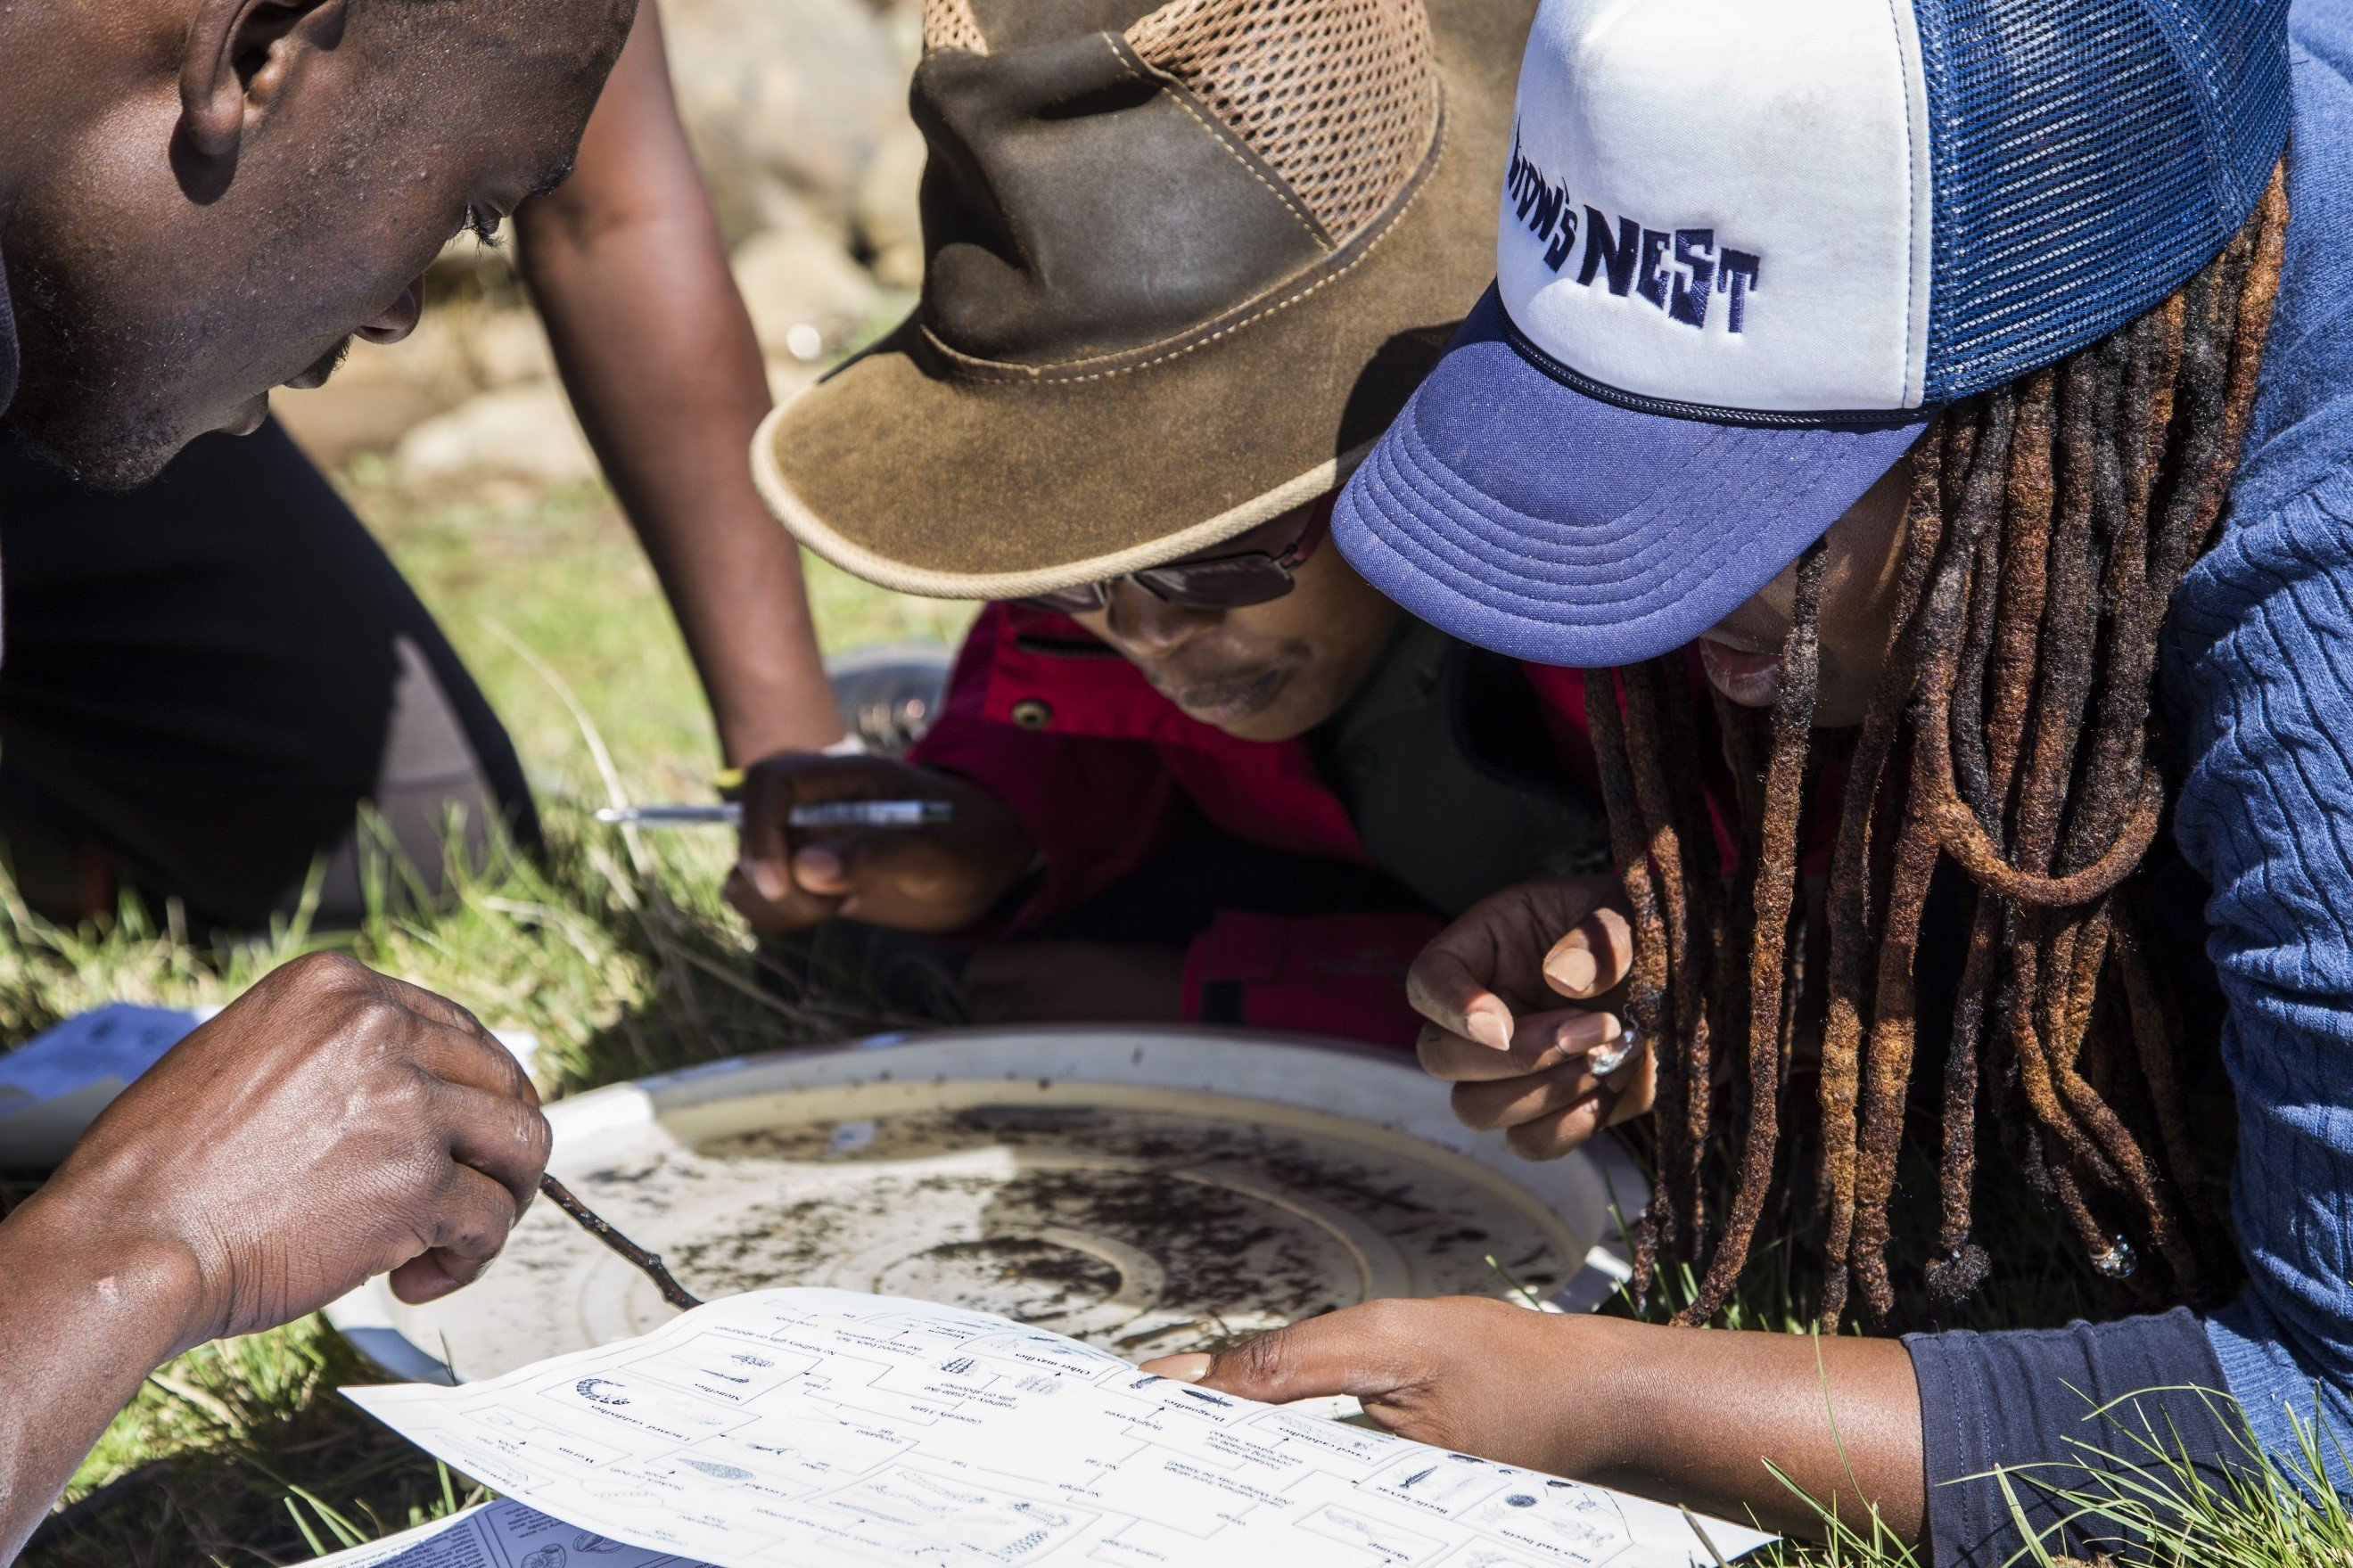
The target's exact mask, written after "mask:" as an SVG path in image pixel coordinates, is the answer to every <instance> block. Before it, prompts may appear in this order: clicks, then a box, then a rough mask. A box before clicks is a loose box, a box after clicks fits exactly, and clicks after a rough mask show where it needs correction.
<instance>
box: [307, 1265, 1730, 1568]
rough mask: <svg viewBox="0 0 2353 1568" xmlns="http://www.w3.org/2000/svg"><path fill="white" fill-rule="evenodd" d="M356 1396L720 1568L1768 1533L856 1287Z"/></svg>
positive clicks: (704, 1313) (1519, 1552)
mask: <svg viewBox="0 0 2353 1568" xmlns="http://www.w3.org/2000/svg"><path fill="white" fill-rule="evenodd" d="M348 1392H349V1394H350V1396H351V1397H352V1398H353V1400H354V1401H356V1402H357V1403H358V1404H359V1405H361V1406H362V1407H363V1408H364V1409H366V1410H367V1411H369V1412H370V1413H372V1414H373V1415H375V1416H376V1417H377V1418H378V1419H380V1420H382V1421H384V1422H385V1424H386V1425H388V1426H392V1427H393V1428H394V1429H395V1430H396V1431H398V1432H400V1433H401V1434H402V1435H404V1436H406V1437H408V1438H409V1439H410V1440H411V1441H413V1442H415V1443H416V1444H417V1446H418V1447H422V1448H424V1449H425V1450H426V1451H427V1452H428V1453H430V1454H433V1455H436V1456H437V1457H438V1458H442V1459H445V1460H447V1461H448V1463H449V1464H450V1465H452V1466H454V1467H456V1468H459V1469H461V1470H463V1471H465V1472H466V1473H467V1474H468V1475H470V1476H473V1477H475V1478H477V1479H480V1480H481V1481H483V1482H485V1483H486V1484H488V1485H489V1486H491V1487H492V1488H494V1489H497V1490H499V1491H501V1492H502V1493H504V1494H505V1495H506V1496H507V1497H508V1498H509V1499H511V1500H514V1501H516V1502H520V1503H522V1504H525V1505H528V1507H529V1508H530V1509H533V1510H538V1511H539V1512H540V1513H542V1514H544V1515H547V1516H549V1517H550V1518H552V1519H556V1520H562V1521H565V1524H566V1525H568V1526H570V1527H572V1529H573V1530H574V1531H579V1532H594V1533H595V1534H596V1535H599V1536H602V1537H605V1538H607V1540H608V1541H609V1542H622V1543H625V1544H627V1545H629V1546H635V1547H639V1548H643V1549H645V1550H647V1551H649V1552H667V1553H670V1554H673V1555H675V1556H678V1557H681V1558H684V1559H687V1560H688V1561H690V1562H692V1563H709V1564H712V1565H713V1568H777V1565H783V1564H791V1565H792V1568H834V1565H840V1568H852V1565H855V1568H872V1565H874V1564H878V1563H880V1564H894V1563H905V1564H927V1565H933V1568H1029V1565H1032V1564H1038V1565H1052V1568H1063V1565H1070V1568H1078V1565H1081V1564H1085V1565H1088V1568H1326V1565H1328V1568H1381V1565H1383V1564H1389V1563H1401V1564H1412V1565H1414V1568H1423V1565H1430V1568H1591V1565H1595V1564H1601V1563H1608V1564H1610V1565H1611V1568H1713V1564H1714V1563H1715V1553H1719V1552H1720V1553H1721V1554H1722V1555H1723V1556H1724V1557H1725V1558H1726V1559H1730V1558H1732V1557H1735V1556H1737V1555H1739V1554H1740V1553H1742V1552H1747V1551H1749V1550H1751V1549H1753V1548H1755V1547H1757V1546H1758V1545H1760V1544H1762V1543H1763V1542H1766V1541H1767V1540H1768V1539H1770V1538H1769V1537H1767V1536H1765V1535H1761V1534H1758V1533H1757V1532H1756V1531H1751V1530H1746V1529H1744V1528H1742V1527H1740V1526H1737V1525H1734V1524H1729V1523H1725V1522H1723V1521H1715V1520H1701V1521H1697V1523H1696V1525H1694V1521H1692V1520H1691V1518H1690V1517H1689V1516H1687V1515H1685V1514H1683V1512H1681V1511H1679V1510H1674V1509H1671V1508H1665V1507H1662V1506H1661V1505H1659V1504H1657V1503H1652V1502H1647V1501H1643V1500H1640V1499H1636V1498H1630V1497H1627V1496H1623V1495H1621V1494H1620V1493H1616V1492H1611V1491H1607V1490H1604V1489H1600V1488H1598V1487H1589V1486H1581V1485H1578V1484H1577V1483H1576V1482H1573V1481H1566V1480H1561V1479H1556V1478H1554V1477H1550V1476H1545V1475H1539V1474H1535V1473H1534V1472H1531V1471H1527V1470H1521V1469H1515V1468H1512V1467H1510V1466H1506V1465H1498V1464H1493V1463H1490V1462H1488V1461H1486V1460H1483V1459H1474V1458H1467V1457H1465V1456H1462V1455H1460V1454H1451V1453H1448V1452H1446V1451H1444V1450H1443V1449H1439V1448H1431V1447H1425V1446H1423V1445H1421V1444H1419V1443H1411V1442H1408V1441H1406V1440H1405V1439H1403V1438H1400V1437H1393V1436H1388V1435H1387V1434H1385V1433H1380V1432H1375V1431H1370V1430H1367V1429H1366V1428H1363V1427H1359V1426H1351V1425H1345V1424H1343V1423H1340V1422H1336V1421H1332V1420H1329V1419H1327V1418H1325V1417H1323V1416H1321V1415H1308V1414H1303V1413H1301V1412H1298V1411H1293V1410H1285V1409H1283V1408H1282V1407H1280V1406H1277V1405H1260V1404H1255V1403H1253V1402H1251V1401H1249V1400H1244V1399H1237V1398H1234V1397H1232V1396H1231V1395H1229V1394H1216V1393H1212V1392H1210V1391H1208V1390H1206V1389H1200V1388H1195V1387H1192V1386H1190V1385H1188V1384H1181V1383H1175V1382H1171V1381H1169V1380H1167V1379H1165V1378H1158V1377H1154V1376H1150V1375H1148V1374H1147V1373H1142V1372H1139V1371H1137V1370H1136V1368H1134V1366H1132V1365H1130V1364H1129V1363H1126V1362H1124V1361H1122V1360H1120V1359H1119V1358H1118V1357H1117V1356H1114V1355H1112V1354H1110V1353H1109V1352H1103V1351H1099V1350H1096V1349H1093V1348H1092V1347H1091V1346H1088V1345H1083V1344H1081V1343H1080V1342H1077V1341H1075V1340H1071V1339H1065V1338H1064V1337H1062V1336H1061V1335H1060V1334H1055V1333H1050V1332H1048V1331H1044V1330H1041V1329H1035V1328H1027V1327H1024V1326H1022V1325H1020V1324H1018V1323H1015V1322H1012V1321H1008V1320H1006V1319H1003V1318H996V1317H990V1316H987V1315H985V1314H982V1313H978V1312H967V1311H962V1310H956V1309H954V1308H948V1307H935V1306H930V1305H927V1304H924V1303H922V1302H918V1301H910V1300H900V1299H897V1298H892V1297H882V1296H865V1295H859V1294H855V1293H852V1292H849V1291H842V1290H826V1289H791V1290H765V1291H755V1292H752V1293H750V1294H746V1295H741V1296H733V1297H730V1298H728V1299H726V1300H721V1301H716V1302H713V1303H712V1304H711V1305H709V1306H706V1307H702V1308H700V1309H698V1310H695V1311H692V1312H690V1313H688V1314H686V1315H685V1316H683V1317H681V1318H679V1319H677V1320H675V1321H672V1322H670V1323H668V1324H666V1325H664V1326H663V1327H662V1328H661V1329H660V1330H659V1331H656V1332H654V1333H651V1334H648V1335H646V1336H645V1337H644V1338H642V1339H637V1340H631V1341H628V1342H622V1343H618V1344H612V1345H607V1346H605V1347H603V1348H602V1349H598V1350H593V1351H584V1352H578V1353H576V1354H573V1355H568V1356H560V1357H558V1358H556V1359H554V1360H553V1361H547V1362H543V1363H540V1364H539V1365H537V1366H533V1367H526V1368H524V1369H523V1370H522V1371H520V1372H515V1373H509V1374H507V1375H506V1376H504V1377H501V1378H498V1379H495V1380H493V1381H491V1382H487V1383H480V1384H465V1385H462V1386H459V1387H455V1388H441V1387H430V1386H426V1385H421V1384H420V1385H408V1386H403V1387H392V1388H369V1389H353V1390H350V1391H348ZM1703 1530H1704V1531H1705V1539H1704V1540H1703V1539H1702V1537H1701V1534H1700V1531H1703ZM548 1544H549V1545H550V1546H555V1545H562V1544H564V1542H563V1541H562V1540H559V1539H557V1538H556V1537H554V1536H551V1537H550V1539H549V1541H548ZM567 1559H573V1560H575V1563H576V1562H585V1563H591V1564H600V1563H603V1562H605V1561H606V1560H605V1559H602V1558H598V1557H596V1556H593V1555H590V1556H585V1557H581V1556H579V1555H578V1554H576V1553H575V1552H573V1551H572V1550H571V1549H570V1548H569V1547H568V1546H567V1547H566V1550H565V1558H561V1559H559V1558H553V1557H551V1558H549V1559H547V1564H548V1568H555V1565H556V1564H559V1563H566V1560H567ZM458 1561H459V1562H462V1561H463V1560H462V1559H460V1560H458ZM528 1561H529V1560H528V1559H522V1560H518V1568H520V1564H521V1563H525V1562H528ZM499 1568H504V1565H503V1564H501V1565H499ZM531 1568H541V1565H540V1564H538V1563H532V1564H531ZM567 1568H571V1565H569V1564H567ZM615 1568H619V1565H618V1564H616V1565H615Z"/></svg>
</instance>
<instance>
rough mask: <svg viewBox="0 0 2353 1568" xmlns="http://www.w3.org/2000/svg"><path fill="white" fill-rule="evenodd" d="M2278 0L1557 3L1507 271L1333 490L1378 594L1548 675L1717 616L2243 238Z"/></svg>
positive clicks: (1689, 632) (1344, 545) (1524, 139)
mask: <svg viewBox="0 0 2353 1568" xmlns="http://www.w3.org/2000/svg"><path fill="white" fill-rule="evenodd" d="M2287 9H2288V6H2287V0H1545V4H1544V5H1543V7H1542V9H1541V10H1540V11H1539V12H1538V14H1537V17H1536V22H1535V30H1534V31H1533V33H1532V34H1531V35H1530V37H1529V39H1528V46H1527V53H1526V56H1525V59H1524V60H1523V62H1522V66H1521V72H1520V85H1519V98H1518V105H1517V121H1516V124H1515V127H1514V137H1513V147H1512V153H1511V161H1510V164H1509V167H1508V168H1507V169H1506V170H1505V171H1504V183H1503V205H1502V209H1501V213H1500V221H1499V224H1498V228H1497V235H1496V247H1495V273H1496V277H1495V282H1494V285H1493V288H1492V289H1489V291H1488V292H1487V294H1486V296H1485V297H1484V298H1483V299H1482V300H1480V302H1479V304H1478V306H1477V308H1476V309H1475V310H1473V311H1472V314H1471V316H1470V318H1469V320H1467V321H1465V322H1464V323H1463V326H1462V329H1461V332H1460V334H1459V335H1458V336H1457V337H1456V339H1455V341H1454V343H1453V345H1452V346H1451V348H1450V349H1449V350H1448V352H1447V353H1446V355H1445V356H1444V357H1443V358H1442V359H1441V360H1440V362H1439V364H1438V366H1437V367H1436V369H1434V370H1433V371H1432V372H1431V374H1430V377H1429V379H1428V380H1426V381H1425V382H1424V383H1423V384H1422V385H1421V386H1420V387H1419V390H1417V392H1416V393H1415V394H1414V395H1413V397H1412V398H1411V400H1410V401H1409V402H1408V404H1407V405H1406V407H1405V410H1404V412H1403V413H1402V414H1400V415H1399V416H1398V420H1397V423H1396V424H1395V425H1394V426H1391V427H1390V429H1389V431H1388V434H1387V435H1385V436H1384V437H1382V438H1381V440H1380V442H1379V443H1378V445H1377V447H1375V449H1374V451H1373V453H1372V454H1371V456H1370V457H1369V458H1367V459H1366V462H1365V463H1364V465H1363V466H1362V467H1361V468H1358V470H1357V471H1356V476H1355V478H1354V479H1351V480H1350V482H1349V484H1348V486H1347V489H1346V490H1345V493H1344V494H1343V495H1342V497H1341V499H1340V502H1339V505H1338V508H1337V509H1336V511H1335V517H1334V522H1333V532H1334V537H1335V539H1336V540H1337V541H1338V542H1339V544H1340V548H1341V549H1342V551H1343V552H1345V554H1346V556H1347V557H1348V559H1349V561H1350V562H1351V563H1353V564H1354V565H1355V566H1356V569H1357V570H1358V571H1359V572H1361V573H1362V574H1364V575H1365V576H1366V578H1367V579H1369V580H1370V581H1371V582H1372V583H1373V584H1374V585H1375V586H1377V587H1378V588H1379V589H1380V590H1381V591H1382V592H1383V593H1385V594H1387V595H1389V596H1390V597H1391V598H1393V599H1395V600H1397V601H1398V603H1399V604H1401V605H1404V606H1405V607H1406V608H1407V609H1409V610H1410V611H1412V612H1413V613H1414V614H1415V615H1417V616H1420V617H1421V618H1422V619H1424V620H1427V621H1429V622H1430V623H1431V624H1433V625H1435V626H1439V627H1440V628H1441V629H1443V630H1445V631H1448V632H1450V633H1452V634H1453V635H1454V636H1456V637H1461V638H1463V639H1465V640H1466V641H1469V642H1472V643H1476V644H1479V645H1481V646H1482V647H1490V648H1493V649H1495V650H1497V651H1500V652H1504V653H1508V654H1512V655H1514V656H1516V657H1519V658H1528V659H1534V660H1538V661H1542V662H1545V663H1548V664H1557V665H1567V666H1581V667H1595V666H1603V665H1614V664H1625V663H1630V662H1633V661H1635V660H1639V659H1643V658H1652V657H1655V656H1657V655H1659V654H1662V653H1664V652H1666V651H1668V650H1669V649H1672V648H1674V647H1680V646H1681V645H1682V644H1683V643H1685V642H1688V641H1690V640H1691V639H1692V638H1693V637H1696V636H1698V635H1699V634H1700V633H1701V632H1704V631H1705V630H1706V629H1707V628H1708V627H1710V626H1714V625H1715V624H1716V622H1718V621H1720V620H1721V619H1723V618H1724V616H1725V615H1726V614H1728V613H1729V612H1730V611H1731V610H1732V609H1733V608H1734V607H1735V606H1736V605H1739V604H1740V603H1741V602H1742V601H1743V600H1745V599H1746V598H1748V597H1749V596H1750V595H1753V594H1755V593H1756V592H1757V590H1758V589H1759V588H1762V587H1763V586H1764V585H1765V584H1767V583H1768V582H1770V581H1771V580H1772V579H1773V577H1774V576H1775V575H1776V574H1778V573H1779V572H1780V571H1781V570H1782V569H1783V568H1784V567H1786V566H1788V564H1789V563H1791V562H1792V561H1794V560H1796V559H1797V558H1798V557H1799V555H1800V554H1802V553H1804V552H1805V549H1806V547H1807V546H1808V545H1810V543H1812V542H1814V541H1815V540H1816V539H1818V538H1820V536H1821V534H1822V533H1823V532H1824V531H1826V530H1827V529H1828V528H1829V527H1830V525H1831V523H1832V522H1834V521H1837V520H1838V518H1839V516H1840V515H1841V513H1843V512H1844V511H1845V510H1847V509H1848V508H1849V507H1850V506H1852V505H1853V504H1854V502H1855V501H1856V500H1858V499H1859V498H1860V497H1861V496H1862V493H1863V492H1864V491H1865V490H1867V489H1870V488H1871V486H1872V485H1873V482H1875V481H1876V480H1877V479H1879V478H1880V477H1881V476H1883V474H1885V473H1886V472H1887V470H1888V469H1889V468H1891V467H1893V466H1894V464H1895V463H1896V462H1897V461H1898V460H1899V459H1900V458H1902V457H1903V455H1904V454H1905V451H1906V450H1907V449H1909V447H1911V445H1912V443H1913V442H1914V441H1915V439H1916V438H1917V437H1918V436H1919V433H1920V431H1921V429H1922V428H1923V427H1924V426H1925V423H1926V420H1928V419H1929V418H1930V417H1932V416H1934V415H1935V413H1936V410H1937V408H1938V407H1939V406H1941V405H1945V404H1947V403H1950V402H1953V401H1954V400H1956V399H1959V398H1964V397H1968V396H1969V395H1972V394H1975V393H1978V392H1982V391H1985V390H1987V389H1988V388H1989V387H1993V386H1996V385H1999V384H2001V383H2003V382H2006V381H2009V380H2011V379H2013V378H2015V377H2017V376H2020V375H2022V374H2028V373H2030V372H2031V371H2034V370H2037V369H2040V368H2042V366H2045V365H2048V364H2052V363H2057V362H2058V361H2059V360H2061V359H2063V358H2065V357H2066V356H2067V355H2068V354H2070V353H2073V352H2074V351H2076V350H2077V349H2080V348H2083V347H2084V346H2086V345H2088V344H2090V343H2093V342H2096V341H2098V340H2099V339H2100V338H2102V337H2104V336H2105V335H2106V334H2107V333H2109V332H2110V331H2114V330H2116V328H2118V327H2120V326H2123V325H2124V324H2125V323H2126V322H2127V321H2131V320H2133V319H2134V318H2135V317H2137V316H2138V315H2139V314H2141V313H2142V312H2144V311H2146V310H2148V309H2149V308H2150V307H2152V306H2154V305H2155V304H2157V303H2158V301H2159V300H2163V299H2164V298H2165V297H2166V296H2167V295H2168V294H2169V293H2171V292H2172V291H2173V290H2174V289H2178V288H2179V286H2180V285H2181V284H2182V283H2183V282H2184V281H2186V280H2187V279H2189V276H2190V275H2191V274H2192V273H2194V272H2196V271H2197V270H2198V269H2199V268H2200V267H2202V266H2204V265H2205V264H2206V263H2207V262H2208V261H2209V260H2211V258H2213V256H2214V255H2215V254H2216V253H2217V252H2218V251H2219V250H2221V248H2222V247H2223V246H2224V245H2225V244H2227V243H2228V242H2229V240H2230V238H2231V237H2232V235H2233V234H2235V233H2236V232H2237V231H2238V229H2239V226H2241V224H2242V223H2243V222H2244V221H2245V218H2246V216H2247V214H2248V213H2249V212H2250V211H2252V210H2253V206H2254V205H2255V203H2256V201H2257V200H2258V199H2259V198H2260V197H2261V195H2262V194H2263V187H2264V186H2265V184H2267V183H2268V182H2269V180H2270V177H2271V173H2272V169H2273V167H2274V164H2275V163H2277V162H2278V159H2279V157H2280V154H2281V151H2282V149H2283V147H2284V144H2285V142H2286V138H2287V121H2288V83H2287V38H2286V18H2287Z"/></svg>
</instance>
